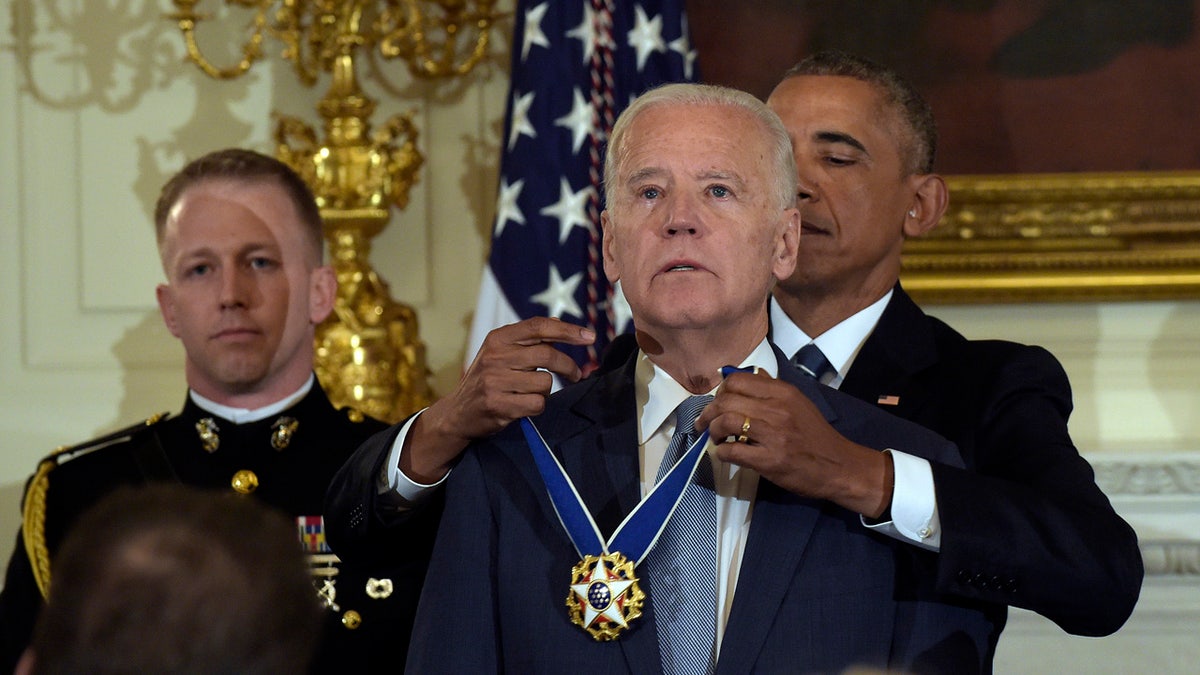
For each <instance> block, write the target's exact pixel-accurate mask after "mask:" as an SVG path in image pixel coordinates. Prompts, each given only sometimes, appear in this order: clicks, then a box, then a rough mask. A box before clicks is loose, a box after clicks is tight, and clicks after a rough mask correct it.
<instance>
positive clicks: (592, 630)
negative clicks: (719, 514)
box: [521, 417, 708, 642]
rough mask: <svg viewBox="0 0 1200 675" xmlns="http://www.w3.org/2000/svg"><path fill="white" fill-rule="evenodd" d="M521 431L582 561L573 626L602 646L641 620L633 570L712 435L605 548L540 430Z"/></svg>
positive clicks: (575, 577) (575, 582)
mask: <svg viewBox="0 0 1200 675" xmlns="http://www.w3.org/2000/svg"><path fill="white" fill-rule="evenodd" d="M521 430H522V431H523V432H524V433H525V440H526V441H527V442H528V443H529V449H530V452H531V453H532V454H533V461H534V463H535V464H536V465H537V467H538V472H539V473H541V475H542V480H543V481H544V482H545V483H546V492H547V493H548V494H549V496H550V502H551V504H553V505H554V511H555V513H556V514H558V519H559V521H560V522H561V523H562V525H563V529H565V530H566V531H567V536H568V537H570V539H571V543H573V544H574V545H575V550H576V551H577V552H578V553H579V556H580V558H582V560H580V562H579V563H578V564H577V565H575V567H574V568H573V569H572V570H571V584H570V590H569V592H568V593H567V609H568V611H569V615H570V618H571V622H572V623H574V624H575V625H577V626H579V627H580V628H582V629H584V630H585V631H587V632H588V633H589V634H590V635H591V636H592V637H593V638H595V639H596V641H597V642H604V641H608V640H615V639H617V638H618V637H620V634H621V631H623V630H625V629H627V628H629V627H630V622H632V621H633V620H634V619H637V618H638V617H640V616H641V615H642V605H643V604H644V602H645V598H646V594H645V593H644V592H643V591H642V589H641V587H640V586H639V585H638V578H637V577H636V576H635V575H634V568H635V567H636V565H637V564H638V563H640V562H641V561H642V560H643V559H644V558H645V557H646V554H647V553H649V552H650V549H651V547H653V545H654V542H655V541H656V540H657V539H658V535H659V533H660V532H662V529H663V527H664V526H665V525H666V523H667V519H668V518H670V516H671V512H672V511H673V510H674V509H675V505H676V504H677V503H678V502H679V500H680V499H681V498H682V497H683V492H684V490H686V489H687V485H688V481H690V480H691V478H692V474H693V473H694V472H695V471H696V466H697V465H698V464H699V463H700V458H701V457H702V456H703V451H704V447H705V444H706V443H708V432H707V431H705V432H704V433H702V434H701V435H700V437H699V438H698V439H696V442H695V443H694V444H692V446H691V448H689V449H688V451H687V453H685V454H684V456H683V457H682V458H680V460H679V462H678V463H676V464H675V466H674V467H672V469H671V471H670V472H669V473H667V475H666V476H665V477H663V479H662V481H660V482H659V484H658V485H656V486H654V489H653V490H651V491H650V494H648V495H646V498H645V499H643V500H642V502H641V503H640V504H638V506H637V508H635V509H634V510H633V511H632V512H630V514H629V515H628V516H626V517H625V520H624V521H623V522H622V523H621V525H620V526H619V527H618V528H617V531H616V532H614V533H613V536H612V539H610V540H609V541H608V543H607V544H606V543H605V542H604V539H603V538H602V537H601V535H600V528H598V527H596V522H595V521H594V520H593V519H592V514H591V513H588V510H587V507H585V506H584V505H583V500H582V499H581V498H580V496H579V493H578V491H576V489H575V485H574V484H573V483H572V482H571V479H570V477H569V476H567V472H566V470H564V469H563V468H562V465H561V464H560V463H559V462H558V458H556V457H555V456H554V454H553V453H552V452H550V447H549V445H547V443H546V441H545V440H544V439H543V438H542V435H541V433H540V432H538V430H537V427H535V426H534V425H533V422H531V421H530V420H529V418H527V417H526V418H523V419H522V420H521Z"/></svg>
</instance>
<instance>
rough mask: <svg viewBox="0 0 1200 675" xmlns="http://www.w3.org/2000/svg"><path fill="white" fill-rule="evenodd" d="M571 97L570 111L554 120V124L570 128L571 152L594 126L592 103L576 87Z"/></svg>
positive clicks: (575, 150)
mask: <svg viewBox="0 0 1200 675" xmlns="http://www.w3.org/2000/svg"><path fill="white" fill-rule="evenodd" d="M573 98H574V101H575V102H574V104H572V105H571V112H569V113H567V114H566V115H563V116H562V117H560V118H558V119H556V120H554V124H555V125H557V126H560V127H566V128H568V129H570V130H571V152H575V153H578V152H579V148H580V147H581V146H582V145H583V142H584V141H586V140H587V139H588V137H589V136H591V135H592V129H593V128H594V127H595V126H596V125H595V121H596V112H595V110H593V109H592V104H591V103H588V102H587V100H586V99H584V98H583V92H581V91H579V88H578V87H576V88H575V93H574V96H573Z"/></svg>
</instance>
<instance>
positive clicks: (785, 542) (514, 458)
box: [326, 353, 1000, 673]
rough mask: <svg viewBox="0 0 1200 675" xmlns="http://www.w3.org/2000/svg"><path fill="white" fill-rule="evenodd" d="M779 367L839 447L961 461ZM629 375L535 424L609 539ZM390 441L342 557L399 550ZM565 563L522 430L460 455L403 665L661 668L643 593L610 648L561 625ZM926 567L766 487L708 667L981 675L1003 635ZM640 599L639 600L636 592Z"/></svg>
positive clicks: (377, 454)
mask: <svg viewBox="0 0 1200 675" xmlns="http://www.w3.org/2000/svg"><path fill="white" fill-rule="evenodd" d="M777 358H779V359H780V361H781V366H780V377H781V378H782V379H785V380H787V381H789V382H791V383H792V384H794V385H795V386H797V387H798V388H799V389H800V390H801V391H802V392H803V393H804V394H805V395H807V396H808V397H809V398H810V399H811V400H812V401H813V402H814V403H815V404H816V406H817V407H818V409H819V410H820V411H821V412H822V414H823V415H824V416H825V417H826V419H828V420H829V422H830V423H831V424H832V425H833V426H834V428H836V429H837V430H838V431H839V432H841V433H842V434H843V435H845V436H846V437H848V438H850V439H852V440H855V441H857V442H859V443H862V444H864V445H868V446H871V447H875V448H879V449H883V448H895V449H898V450H904V451H906V452H912V453H913V454H918V455H921V456H925V457H927V458H928V459H930V460H931V461H932V462H934V463H935V464H943V463H945V464H949V465H957V466H961V465H962V462H961V458H960V457H959V455H958V452H957V450H956V449H955V448H954V446H953V445H952V444H950V443H948V442H947V441H945V440H943V439H941V438H939V437H937V436H936V435H934V434H932V433H931V432H928V431H926V430H924V429H921V428H919V427H917V426H915V425H912V424H909V423H907V422H904V421H902V420H899V419H896V418H894V417H892V416H890V415H887V414H885V413H881V412H880V411H878V410H875V409H874V408H873V407H871V406H869V405H866V404H863V403H862V402H860V401H856V400H854V399H853V398H851V397H849V396H846V395H844V394H841V393H839V392H836V391H834V390H832V389H828V388H826V387H822V386H820V385H818V384H816V383H815V382H814V381H812V380H811V379H809V378H806V377H804V376H803V375H801V374H799V373H798V372H797V371H795V370H794V369H793V368H791V366H790V365H787V364H786V361H784V360H783V357H782V355H779V354H778V353H777ZM633 369H634V360H633V359H632V358H631V359H629V360H628V361H627V362H626V363H625V364H624V365H623V366H621V367H618V368H615V369H613V370H611V371H608V372H604V373H602V374H600V375H597V376H594V377H591V378H588V379H586V380H584V381H582V382H579V383H577V384H575V385H571V386H569V387H567V388H565V389H564V390H562V391H560V392H558V393H557V394H555V395H553V396H551V397H550V398H549V400H548V402H547V407H546V411H545V412H544V413H543V414H542V415H540V416H538V417H537V418H535V419H534V422H535V424H536V425H537V427H538V429H539V430H540V432H541V433H542V435H543V437H544V438H545V439H546V441H547V442H548V443H549V445H550V448H551V450H552V451H553V452H554V453H555V455H556V456H557V457H558V458H559V460H560V461H561V462H562V464H563V466H564V468H565V469H566V471H567V472H568V474H569V475H570V476H571V479H572V480H573V481H574V483H575V485H576V487H577V488H578V490H579V492H580V495H581V496H582V498H583V500H584V502H585V504H586V505H587V507H588V509H589V510H590V511H591V513H592V514H593V517H594V518H595V520H596V522H597V525H598V526H599V528H600V530H601V532H602V533H603V534H604V536H605V537H608V536H610V535H611V534H612V532H613V531H614V529H615V528H616V526H617V525H618V524H619V523H620V521H621V520H622V519H623V518H624V517H625V515H626V514H628V513H629V511H630V510H632V509H633V508H634V506H635V505H636V504H637V502H638V500H639V498H640V473H639V467H638V452H637V431H636V425H637V421H636V416H635V403H634V385H633ZM394 436H395V432H394V431H393V432H392V433H390V434H384V435H381V436H380V437H377V438H376V439H375V440H373V441H371V442H368V444H366V445H365V446H364V447H363V448H362V449H360V451H359V453H358V454H357V455H356V456H355V458H353V459H352V460H351V462H350V463H348V464H347V465H346V467H345V468H344V469H343V471H342V473H341V474H340V475H339V476H338V477H337V478H336V479H335V481H334V484H333V488H332V490H331V492H330V500H329V504H328V508H327V512H326V519H327V527H328V528H329V530H330V537H331V540H332V541H333V544H334V548H335V550H338V551H339V552H341V554H342V555H343V556H351V555H354V554H361V555H384V554H386V551H387V549H388V547H389V546H395V545H396V543H395V542H394V541H393V542H392V543H390V544H389V543H383V542H387V540H388V539H389V537H388V532H389V527H390V526H391V525H392V524H394V523H395V522H397V519H395V518H393V517H390V516H389V514H388V513H387V509H386V508H383V506H382V503H381V502H379V501H377V497H378V495H377V490H376V488H375V485H376V480H377V478H376V477H377V476H378V475H379V471H380V470H381V468H382V462H383V461H384V458H385V457H386V455H387V450H388V447H389V446H390V442H391V440H392V439H393V438H394ZM399 520H400V522H402V520H403V519H402V518H401V519H399ZM578 561H579V556H578V554H577V553H576V552H575V550H574V548H573V546H572V544H571V542H570V540H569V539H568V538H567V535H566V533H565V532H564V531H563V529H562V526H561V524H560V523H559V521H558V519H557V517H556V515H555V513H554V510H553V507H552V506H551V504H550V501H549V498H548V497H547V495H546V490H545V487H544V485H543V483H542V480H541V478H540V476H539V475H538V473H537V470H536V468H535V467H534V464H533V461H532V457H531V455H530V452H529V449H528V447H527V445H526V443H525V440H524V437H523V436H522V434H521V432H520V430H519V427H518V425H512V426H510V427H509V428H508V429H506V430H505V431H503V432H501V433H500V434H498V435H496V436H495V437H493V438H491V439H488V440H487V441H483V442H479V443H475V444H473V445H472V446H471V447H469V448H468V450H467V452H466V453H465V454H464V455H463V457H462V459H461V461H460V463H459V464H458V465H457V467H456V468H455V469H454V472H453V473H452V475H451V476H450V479H449V481H448V483H447V486H446V491H445V513H444V515H443V519H442V524H441V528H440V530H439V533H438V540H437V544H436V546H435V550H434V554H433V558H432V560H431V562H430V567H429V573H428V576H427V578H426V584H425V588H424V591H423V594H422V597H421V602H420V607H419V609H418V618H417V622H416V628H415V629H414V632H413V638H412V645H411V647H410V652H409V654H410V656H409V661H408V670H409V671H410V672H420V673H427V672H472V673H483V672H499V671H507V672H519V673H565V672H578V671H580V670H586V671H588V672H603V673H621V672H630V673H658V672H659V671H660V666H659V655H658V644H657V637H656V633H655V618H654V612H653V598H648V600H647V602H646V606H645V608H644V611H645V614H644V616H643V617H642V618H640V619H638V620H637V621H636V622H635V623H634V627H633V628H632V629H631V630H629V631H627V632H626V633H624V634H623V635H622V637H621V638H620V639H618V640H616V641H613V642H603V643H601V642H596V641H595V640H593V639H592V637H591V636H590V635H588V634H587V633H585V632H584V631H583V630H582V629H581V628H579V627H577V626H575V625H573V624H571V623H570V621H569V619H568V613H567V607H566V599H567V596H568V585H569V583H570V579H571V569H572V567H573V566H574V565H575V564H576V563H577V562H578ZM936 565H937V559H936V556H935V555H934V554H931V553H928V552H925V551H921V550H918V549H917V548H916V547H912V546H908V545H905V544H901V543H899V542H896V541H895V540H893V539H890V538H888V537H886V536H881V535H878V534H876V533H874V532H871V531H869V530H868V529H866V528H865V527H863V525H862V524H861V522H860V520H859V516H858V515H857V514H854V513H851V512H849V511H846V510H845V509H842V508H840V507H837V506H834V505H832V504H830V503H828V502H823V501H818V500H811V499H805V498H801V497H799V496H796V495H794V494H792V493H789V492H787V491H785V490H783V489H781V488H779V487H778V486H775V485H773V484H771V483H770V482H768V481H766V480H765V479H761V480H760V485H759V489H758V493H757V498H756V502H755V504H754V507H753V511H752V521H751V527H750V532H749V536H748V539H747V542H746V549H745V553H744V558H743V562H742V566H741V569H740V571H739V581H738V587H737V589H736V594H735V599H734V604H733V606H732V609H731V611H730V616H729V621H728V624H727V628H726V631H725V634H724V637H723V642H722V651H721V655H720V660H719V663H718V672H719V673H742V672H759V673H774V672H778V673H796V672H814V671H821V672H836V671H838V670H841V669H843V668H845V667H848V666H851V665H855V664H864V665H871V666H877V667H884V666H887V667H894V668H901V669H905V670H908V671H910V672H914V673H926V672H929V673H933V672H947V673H950V672H953V673H971V672H987V671H989V670H990V668H991V654H992V651H993V649H994V646H995V639H996V637H997V635H998V634H999V629H1000V627H999V626H997V625H995V624H994V623H992V622H991V621H990V620H989V618H988V617H987V616H986V615H985V614H984V613H983V612H981V611H980V610H979V609H977V608H973V607H961V606H958V605H957V604H955V603H953V602H946V601H942V599H941V598H940V597H939V596H937V594H936V592H935V590H934V583H935V580H936ZM642 588H643V590H645V591H646V593H647V595H648V596H649V595H650V591H649V588H648V584H645V583H643V584H642Z"/></svg>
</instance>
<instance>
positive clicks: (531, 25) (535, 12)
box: [521, 2, 550, 61]
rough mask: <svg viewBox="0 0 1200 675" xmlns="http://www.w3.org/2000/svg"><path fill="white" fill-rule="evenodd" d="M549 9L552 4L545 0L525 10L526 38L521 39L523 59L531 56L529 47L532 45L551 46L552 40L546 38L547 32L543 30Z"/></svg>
mask: <svg viewBox="0 0 1200 675" xmlns="http://www.w3.org/2000/svg"><path fill="white" fill-rule="evenodd" d="M548 9H550V4H549V3H545V2H543V3H542V4H540V5H538V6H537V7H534V8H533V9H531V10H529V11H527V12H525V39H524V40H522V41H521V60H522V61H524V60H525V59H527V58H528V57H529V48H530V47H531V46H533V45H537V46H539V47H547V48H548V47H549V46H550V41H549V40H547V39H546V34H545V33H543V32H542V18H543V17H545V16H546V10H548Z"/></svg>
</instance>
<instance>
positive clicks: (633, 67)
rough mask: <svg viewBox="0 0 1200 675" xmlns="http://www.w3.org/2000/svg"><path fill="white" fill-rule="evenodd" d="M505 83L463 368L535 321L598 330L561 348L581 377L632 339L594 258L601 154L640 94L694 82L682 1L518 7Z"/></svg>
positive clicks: (575, 0)
mask: <svg viewBox="0 0 1200 675" xmlns="http://www.w3.org/2000/svg"><path fill="white" fill-rule="evenodd" d="M515 24H516V25H515V28H514V34H513V55H512V71H511V72H512V84H511V88H510V93H509V100H508V112H507V114H506V116H505V125H504V127H505V133H504V138H503V139H502V142H503V154H502V157H501V160H500V186H499V191H498V196H497V204H496V220H495V223H494V224H493V228H492V248H491V255H490V257H489V260H488V266H487V267H486V268H485V269H484V273H483V281H482V283H481V285H480V291H479V301H478V305H477V307H476V311H475V318H474V322H473V324H472V326H471V336H470V340H469V344H468V351H467V362H470V360H471V359H472V358H474V355H475V353H476V352H477V351H478V349H479V345H480V344H481V343H482V342H483V338H484V337H485V336H486V335H487V333H488V331H489V330H491V329H492V328H495V327H497V326H501V325H504V324H508V323H512V322H513V321H518V320H520V319H525V318H528V317H532V316H539V315H540V316H552V317H557V318H559V319H562V320H564V321H570V322H572V323H576V324H580V325H585V326H591V327H592V328H594V329H595V330H596V334H597V336H598V337H597V343H596V345H594V346H592V347H589V348H565V349H564V351H566V352H567V353H568V354H570V355H571V356H572V358H574V359H575V361H576V362H577V363H579V364H580V365H581V366H582V367H584V368H585V369H590V368H591V367H592V366H594V365H595V364H596V363H597V361H598V358H599V356H600V355H601V354H602V353H603V349H604V347H605V345H607V344H608V341H609V340H610V339H611V338H612V337H613V336H615V335H616V334H617V333H619V332H623V331H627V330H630V328H631V325H630V315H629V308H628V306H627V305H626V304H625V302H624V298H623V297H622V296H621V295H620V292H619V289H613V288H612V286H611V285H610V284H609V283H608V281H607V280H606V279H605V277H604V270H603V269H602V263H601V247H600V211H601V209H602V205H603V195H602V192H601V190H602V185H601V181H602V175H603V166H604V164H603V162H604V146H605V141H606V139H607V137H608V132H609V131H610V130H611V129H612V124H613V122H614V121H615V120H616V118H617V115H618V114H620V112H621V110H623V109H624V108H625V106H626V105H628V104H629V102H630V101H631V100H632V99H633V98H634V97H635V96H637V95H638V94H639V93H641V92H643V91H645V90H647V89H650V88H652V87H654V86H656V85H659V84H663V83H667V82H681V81H688V80H693V79H694V78H695V76H696V71H695V64H696V52H695V51H693V50H692V48H691V45H690V43H689V41H688V32H687V19H686V17H685V16H684V1H683V0H638V1H636V2H634V1H629V0H542V1H540V2H539V1H537V0H529V1H527V0H519V2H518V3H517V9H516V13H515Z"/></svg>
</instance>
